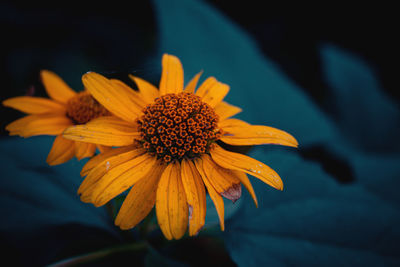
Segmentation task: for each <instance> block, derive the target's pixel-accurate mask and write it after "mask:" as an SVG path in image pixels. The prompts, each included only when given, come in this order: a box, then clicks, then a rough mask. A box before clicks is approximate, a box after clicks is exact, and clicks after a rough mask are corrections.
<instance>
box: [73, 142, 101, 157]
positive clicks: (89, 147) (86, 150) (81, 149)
mask: <svg viewBox="0 0 400 267" xmlns="http://www.w3.org/2000/svg"><path fill="white" fill-rule="evenodd" d="M95 151H96V145H95V144H89V143H85V142H79V141H75V156H76V158H77V159H78V160H81V159H83V158H88V157H91V156H93V154H94V152H95Z"/></svg>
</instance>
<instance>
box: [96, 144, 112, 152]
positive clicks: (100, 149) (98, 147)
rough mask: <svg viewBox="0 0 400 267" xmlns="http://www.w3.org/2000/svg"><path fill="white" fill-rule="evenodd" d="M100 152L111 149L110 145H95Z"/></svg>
mask: <svg viewBox="0 0 400 267" xmlns="http://www.w3.org/2000/svg"><path fill="white" fill-rule="evenodd" d="M96 146H97V149H98V150H99V152H100V153H104V152H107V151H109V150H111V149H112V147H111V146H103V145H96Z"/></svg>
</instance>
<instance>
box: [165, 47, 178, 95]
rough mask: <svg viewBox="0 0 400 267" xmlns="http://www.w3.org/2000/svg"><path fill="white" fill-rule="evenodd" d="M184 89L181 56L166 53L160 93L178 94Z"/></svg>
mask: <svg viewBox="0 0 400 267" xmlns="http://www.w3.org/2000/svg"><path fill="white" fill-rule="evenodd" d="M182 91H183V68H182V63H181V61H180V60H179V58H177V57H175V56H172V55H168V54H164V55H163V57H162V74H161V80H160V95H161V96H162V95H165V94H177V93H180V92H182Z"/></svg>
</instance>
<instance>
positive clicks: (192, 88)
mask: <svg viewBox="0 0 400 267" xmlns="http://www.w3.org/2000/svg"><path fill="white" fill-rule="evenodd" d="M201 74H203V71H200V72H199V73H197V74H196V75H195V76H194V77H193V79H191V80H190V82H189V83H188V84H187V85H186V87H185V90H184V91H185V92H186V93H192V94H194V91H195V89H196V86H197V82H198V81H199V79H200V76H201Z"/></svg>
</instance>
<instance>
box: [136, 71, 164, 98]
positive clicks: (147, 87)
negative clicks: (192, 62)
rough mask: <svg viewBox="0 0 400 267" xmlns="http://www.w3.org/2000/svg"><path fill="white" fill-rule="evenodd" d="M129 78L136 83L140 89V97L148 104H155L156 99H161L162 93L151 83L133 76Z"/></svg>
mask: <svg viewBox="0 0 400 267" xmlns="http://www.w3.org/2000/svg"><path fill="white" fill-rule="evenodd" d="M129 78H131V79H132V80H133V81H134V82H135V83H136V85H137V87H138V88H139V92H140V95H141V96H142V98H143V100H144V101H145V102H146V103H147V104H151V103H153V102H154V99H156V98H157V97H159V95H160V92H159V91H158V89H157V87H155V86H154V85H152V84H151V83H149V82H147V81H145V80H143V79H141V78H139V77H135V76H133V75H131V74H129Z"/></svg>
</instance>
